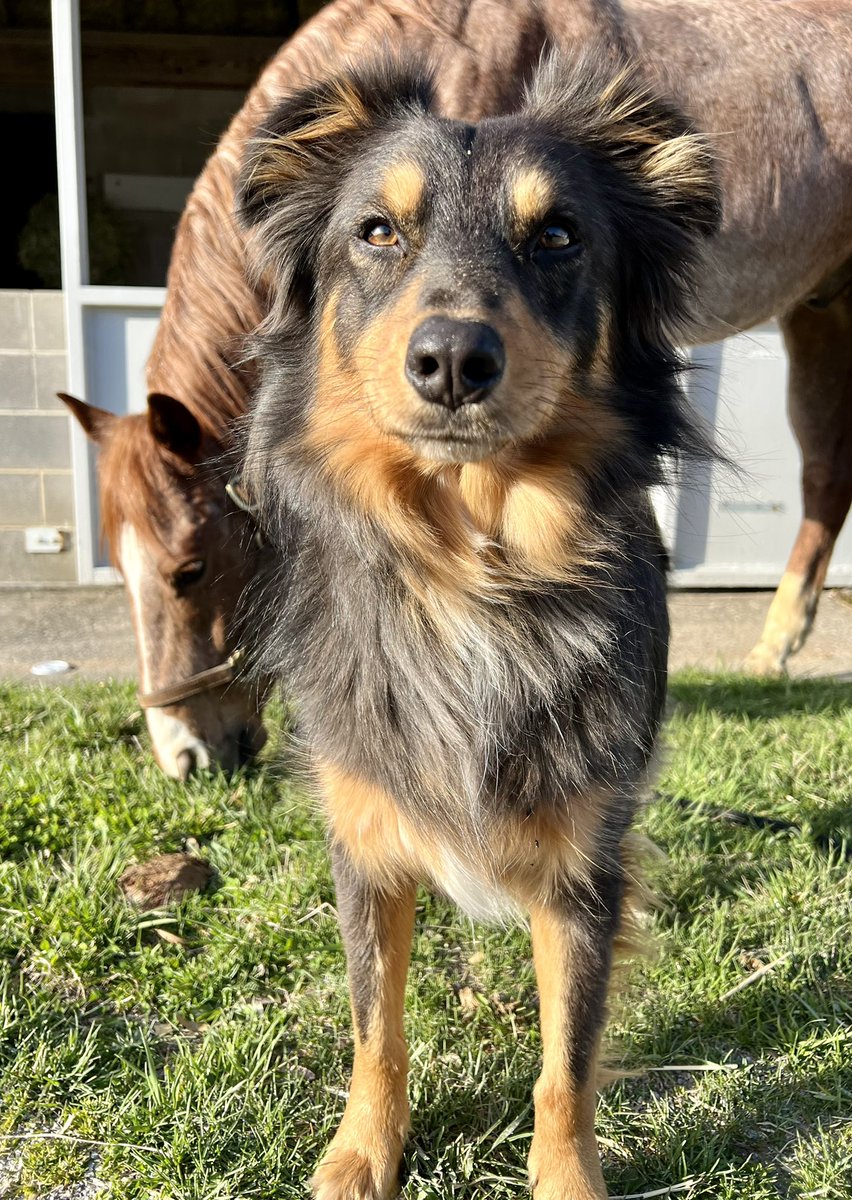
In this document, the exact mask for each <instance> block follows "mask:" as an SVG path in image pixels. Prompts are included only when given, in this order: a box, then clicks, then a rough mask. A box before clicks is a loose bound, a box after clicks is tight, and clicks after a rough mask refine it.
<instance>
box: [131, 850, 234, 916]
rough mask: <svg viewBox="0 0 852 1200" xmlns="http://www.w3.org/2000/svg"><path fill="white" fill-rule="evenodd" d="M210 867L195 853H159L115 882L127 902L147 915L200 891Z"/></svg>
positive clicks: (210, 877) (209, 873)
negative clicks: (153, 909)
mask: <svg viewBox="0 0 852 1200" xmlns="http://www.w3.org/2000/svg"><path fill="white" fill-rule="evenodd" d="M212 877H213V868H212V867H211V866H210V864H209V863H208V862H205V861H204V859H203V858H198V857H197V856H196V855H195V854H183V853H177V854H158V855H157V857H156V858H150V859H149V860H148V861H147V862H144V863H135V864H134V865H133V866H132V867H128V868H127V870H126V871H125V872H124V874H123V875H122V876H121V878H120V879H119V881H118V886H119V887H120V888H121V890H122V892H124V896H125V899H126V900H129V901H130V903H131V904H134V905H135V906H136V907H137V908H140V909H142V911H143V912H147V911H148V910H149V909H152V908H164V907H165V906H166V905H167V904H168V903H169V902H170V901H175V900H181V899H182V898H183V897H184V896H186V895H187V894H188V893H189V892H203V891H204V889H205V888H206V887H207V885H208V884H209V883H210V880H211V879H212Z"/></svg>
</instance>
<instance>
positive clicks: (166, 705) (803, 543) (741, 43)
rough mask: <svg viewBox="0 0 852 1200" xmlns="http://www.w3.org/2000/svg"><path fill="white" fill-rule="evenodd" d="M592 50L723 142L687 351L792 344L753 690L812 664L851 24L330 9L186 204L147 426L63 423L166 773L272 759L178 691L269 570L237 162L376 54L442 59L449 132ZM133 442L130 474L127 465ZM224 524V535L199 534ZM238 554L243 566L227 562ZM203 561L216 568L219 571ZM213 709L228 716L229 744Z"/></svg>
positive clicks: (839, 501) (836, 466) (849, 320)
mask: <svg viewBox="0 0 852 1200" xmlns="http://www.w3.org/2000/svg"><path fill="white" fill-rule="evenodd" d="M590 43H596V44H602V45H603V46H604V47H605V49H606V52H608V53H610V54H611V55H613V56H618V57H621V58H630V59H632V60H633V61H635V62H636V63H637V64H638V65H639V67H640V69H642V70H643V71H644V72H645V73H646V75H647V77H648V80H649V83H650V84H652V85H653V86H655V87H657V88H659V89H660V90H661V91H663V92H665V93H667V94H669V95H670V96H672V98H673V99H674V101H675V102H676V103H677V104H678V106H679V107H680V108H682V109H683V110H685V111H686V112H687V113H688V114H689V115H690V116H691V118H692V119H693V121H694V122H695V124H696V126H697V127H698V128H699V129H701V130H703V131H705V132H707V133H708V134H709V135H710V136H711V139H712V140H713V143H714V149H715V152H716V155H717V158H718V164H719V172H720V176H721V183H722V191H723V222H722V227H721V229H720V231H719V233H718V234H717V235H716V236H715V237H714V238H713V239H711V240H710V242H709V243H708V246H707V249H706V251H705V254H704V258H703V262H702V266H701V270H700V272H699V276H698V279H699V286H698V295H697V298H696V304H695V308H694V312H693V317H692V322H691V325H690V328H689V331H688V332H689V340H691V341H694V342H712V341H717V340H719V339H721V338H723V337H726V336H728V335H730V334H732V333H734V332H738V331H740V330H745V329H748V328H750V327H752V326H754V325H757V324H759V323H761V322H763V321H765V320H768V319H770V318H772V317H776V318H777V319H778V320H779V322H780V325H781V330H782V333H783V338H784V343H785V347H786V351H787V354H788V357H789V361H790V376H789V394H788V407H789V414H790V419H791V423H792V427H793V430H794V433H795V435H796V438H797V440H798V443H799V446H800V448H801V452H802V494H803V509H804V512H803V518H802V522H801V525H800V528H799V531H798V534H797V536H796V540H795V543H794V545H793V549H792V551H791V554H790V557H789V560H788V563H787V566H786V569H785V572H784V575H783V577H782V579H781V582H780V584H779V587H778V589H777V591H776V593H775V596H774V598H773V600H772V603H771V606H770V609H769V613H768V615H767V618H766V623H765V626H764V629H763V632H762V634H761V637H760V640H759V641H758V643H757V645H756V646H755V647H754V649H753V650H752V651H751V653H750V654H749V656H748V658H747V660H746V664H745V666H746V669H747V670H750V671H753V672H755V673H758V674H765V675H777V674H782V673H783V672H784V671H785V668H786V663H787V660H788V658H789V656H790V655H791V654H793V653H795V652H796V651H797V650H798V649H799V648H800V647H801V646H802V644H803V643H804V641H805V639H806V637H807V635H808V632H809V631H810V628H811V626H812V624H813V620H814V616H815V613H816V608H817V604H818V601H819V596H820V592H821V589H822V586H823V583H824V581H825V577H826V572H827V570H828V565H829V561H830V558H831V552H832V548H833V546H834V543H835V541H836V539H837V536H838V534H839V532H840V529H841V527H842V525H843V522H844V520H845V517H846V514H847V512H848V509H849V506H850V502H852V404H850V401H849V394H850V390H852V102H850V99H849V97H850V96H852V3H850V2H849V0H778V2H777V3H773V4H772V5H767V4H765V3H764V0H575V2H573V3H572V2H570V0H334V2H333V3H331V4H329V5H328V6H327V7H326V8H324V9H322V10H321V11H320V12H319V13H318V14H317V15H316V16H315V17H314V18H313V19H312V20H311V21H310V22H308V23H307V24H306V25H305V26H303V27H302V29H301V30H299V32H298V33H297V34H296V35H295V36H294V37H293V38H292V39H291V40H290V41H289V42H288V43H286V44H285V45H284V46H283V47H282V49H281V50H280V51H279V52H278V54H277V55H276V56H275V57H274V58H273V59H272V60H271V62H270V63H269V64H268V65H267V67H266V68H265V69H264V71H263V72H262V74H261V76H260V78H259V80H258V82H257V83H256V84H255V86H254V88H253V89H252V90H251V92H250V93H249V95H248V97H247V99H246V102H245V104H244V106H243V108H242V109H241V110H240V112H239V113H238V114H237V115H236V116H235V118H234V119H233V121H232V123H231V125H230V126H229V128H228V129H227V131H226V132H225V134H224V135H223V137H222V139H221V141H220V142H219V145H218V146H217V148H216V150H215V151H214V153H213V155H212V156H211V158H210V159H209V160H208V163H207V165H206V166H205V168H204V170H203V172H202V174H201V175H200V177H199V179H198V181H197V183H196V185H195V187H194V189H193V191H192V193H191V195H190V197H189V199H188V201H187V205H186V208H185V210H184V213H183V215H182V217H181V220H180V223H179V225H178V228H177V233H176V237H175V242H174V247H173V251H172V258H171V263H170V267H169V273H168V280H167V297H166V302H165V306H164V308H163V313H162V319H161V322H160V325H159V329H158V333H157V336H156V340H155V343H154V347H153V350H152V353H151V357H150V360H149V363H148V369H147V382H148V387H149V390H150V398H149V406H148V413H147V415H145V416H142V417H121V418H117V417H116V418H112V421H111V422H110V421H108V420H107V419H106V417H105V415H104V414H103V413H102V412H101V413H99V414H98V415H96V416H95V417H94V418H93V417H92V415H91V409H90V408H89V409H88V412H87V406H83V405H82V403H81V402H80V401H75V402H74V403H73V404H72V405H71V407H72V411H73V412H74V415H75V416H76V417H77V419H78V420H80V421H81V423H82V424H83V427H84V428H85V429H86V430H87V432H88V433H90V434H91V435H92V436H95V438H96V440H98V441H99V444H100V446H101V469H100V480H101V488H100V495H101V504H102V510H103V512H104V516H105V527H106V529H107V530H109V531H111V534H112V536H111V537H110V548H111V553H112V556H113V560H114V561H115V563H116V565H117V566H118V568H119V570H120V571H121V572H122V574H123V575H124V578H125V581H126V582H127V584H128V591H129V593H130V597H131V606H132V608H133V612H134V620H135V628H136V637H137V646H138V651H139V661H140V674H141V676H142V680H143V687H146V688H151V689H152V690H153V702H151V703H150V706H149V707H148V708H147V709H146V712H147V716H148V722H149V728H150V730H151V735H152V741H153V744H154V749H155V753H156V755H157V757H158V760H159V761H160V763H161V765H162V766H163V767H164V769H165V770H166V771H167V772H168V773H170V774H177V775H181V776H182V775H184V774H185V773H186V771H188V770H189V769H192V767H193V766H203V765H205V764H206V763H207V762H213V761H221V762H226V763H227V762H229V761H230V760H231V759H232V758H233V746H234V744H235V743H234V736H235V733H237V744H242V746H243V747H244V749H249V748H250V743H252V741H253V740H254V741H255V742H257V741H259V740H260V739H261V737H262V734H261V733H260V712H261V706H262V691H263V689H260V690H255V691H252V690H251V689H248V690H246V689H245V688H244V686H243V685H242V684H241V683H239V682H237V683H233V684H231V686H230V688H229V689H228V691H226V692H222V693H220V692H219V691H217V692H216V693H209V694H208V693H206V692H203V691H202V692H199V693H197V694H195V695H185V696H184V698H183V699H182V700H181V701H180V702H179V704H178V702H174V703H172V700H173V698H174V696H175V695H176V694H177V692H179V691H180V682H181V677H183V676H186V675H187V673H189V675H193V674H195V673H197V672H198V671H202V672H204V671H206V670H209V669H210V668H211V664H213V665H214V666H219V665H221V664H222V662H223V656H224V657H225V658H226V657H227V656H226V651H228V648H229V647H234V648H235V635H234V633H233V629H234V624H235V614H236V610H237V601H238V596H239V593H240V591H241V589H242V587H243V586H244V585H245V583H246V582H247V581H248V580H249V579H250V578H251V577H253V575H254V573H255V572H256V570H257V569H259V566H260V559H259V558H258V554H259V553H260V552H259V551H257V550H256V548H255V547H254V544H253V542H252V539H251V538H250V537H243V538H242V539H240V538H239V537H238V536H235V535H234V534H233V533H232V528H233V527H235V526H236V525H237V524H239V523H242V525H243V526H245V525H246V523H247V522H249V521H250V518H249V517H248V516H247V515H246V514H243V513H241V512H239V510H234V511H232V510H231V507H230V502H229V500H228V498H227V496H226V495H225V483H226V479H225V476H224V475H223V471H222V468H221V467H220V466H217V464H220V463H221V462H222V461H223V459H225V458H227V456H228V452H229V451H230V450H231V449H232V448H233V446H234V443H235V431H236V428H237V425H238V424H239V419H240V417H242V416H243V414H244V413H245V412H246V410H247V408H248V405H249V403H250V400H251V397H252V394H253V389H254V386H255V368H254V363H253V360H252V359H251V356H247V355H246V353H245V346H246V342H247V339H248V338H250V336H251V333H252V331H253V330H254V329H255V328H256V326H257V325H258V324H259V322H260V320H261V319H262V317H263V315H264V313H265V311H266V309H267V305H268V289H267V284H266V282H265V280H264V278H263V274H262V273H259V272H258V271H257V270H256V269H255V268H254V255H253V251H252V245H251V239H250V238H249V237H247V236H246V235H244V234H243V233H242V232H241V231H240V229H239V228H238V226H237V223H236V220H235V217H234V211H233V210H234V187H235V182H236V177H237V171H238V165H239V162H240V159H241V155H242V152H243V149H244V147H245V145H246V142H247V140H248V138H249V137H250V135H251V133H252V132H253V131H254V130H255V129H256V128H257V127H258V126H259V125H260V124H261V122H262V120H263V118H264V116H265V114H267V113H268V112H270V111H271V109H272V108H273V106H274V104H275V103H276V101H278V100H280V98H281V97H282V96H283V95H284V94H286V93H287V92H289V91H293V90H296V89H298V88H300V87H303V86H304V85H305V84H307V83H310V82H313V81H316V80H319V79H322V78H323V77H324V76H326V75H327V74H328V73H329V72H330V71H331V70H332V69H333V68H334V67H335V66H339V65H340V64H341V63H343V62H345V61H347V60H356V59H357V58H358V55H359V53H361V52H362V51H364V50H367V49H369V50H373V49H374V48H375V47H376V46H377V45H384V46H385V47H386V48H388V49H389V50H390V51H393V50H394V49H395V48H397V49H398V48H400V47H403V46H404V47H405V48H406V50H408V51H411V52H412V53H415V54H420V55H422V56H425V57H428V58H430V59H431V60H432V61H433V62H435V63H436V65H437V71H438V76H437V86H438V98H439V104H440V106H441V109H442V111H443V112H444V113H445V114H446V115H447V116H450V117H457V118H463V119H465V120H469V121H475V120H478V119H479V118H480V117H482V116H484V115H499V114H501V113H505V112H507V111H509V110H510V109H511V108H512V107H513V106H514V105H515V104H516V103H517V101H518V99H519V96H520V93H521V91H522V88H523V85H524V82H525V81H526V80H527V78H528V77H529V75H530V74H531V71H532V69H533V68H534V66H535V64H536V63H537V62H538V60H539V59H540V57H541V55H542V52H543V51H544V49H545V48H546V47H547V46H549V45H557V46H559V47H560V48H562V49H570V48H572V47H582V46H587V45H589V44H590ZM815 201H818V211H819V219H815V217H814V204H815ZM164 397H165V398H170V400H171V403H168V404H167V403H166V402H165V400H164ZM193 421H194V422H195V423H196V425H197V434H198V438H199V440H198V444H197V446H196V447H195V449H194V452H193V453H194V458H188V457H186V456H185V455H184V456H183V457H181V455H180V454H177V455H176V454H175V453H174V449H173V448H170V445H169V442H170V438H171V433H170V432H169V430H173V429H174V428H175V427H177V426H187V425H189V424H190V423H191V422H193ZM127 423H133V425H132V429H133V430H135V431H136V437H138V439H139V446H138V451H139V452H138V453H137V454H133V455H129V454H127V447H128V446H129V444H130V443H131V442H132V441H133V440H134V436H133V434H132V433H130V432H128V431H130V430H131V425H129V424H127ZM154 511H156V512H157V513H158V518H157V520H156V521H154V520H152V519H151V516H150V515H149V513H151V512H154ZM217 511H218V512H219V513H220V516H219V517H217V518H216V519H214V520H212V521H211V520H209V519H205V520H201V519H200V518H197V517H196V514H201V513H204V514H208V515H209V514H212V513H214V512H217ZM220 521H221V525H220V524H219V522H220ZM190 528H192V529H193V532H194V533H195V534H196V535H197V536H196V538H195V540H194V541H193V542H192V545H193V549H192V552H191V553H192V555H193V556H194V558H193V559H191V560H190V561H192V562H194V563H195V564H196V568H197V569H198V568H200V566H201V564H204V574H203V575H200V576H199V577H198V578H196V579H191V578H190V579H188V580H186V581H185V587H184V591H183V592H182V593H180V592H179V587H180V580H179V579H178V578H176V577H175V575H174V574H173V573H172V574H170V570H172V571H173V565H174V564H175V563H177V562H178V560H179V559H180V557H181V555H182V554H183V553H184V550H183V549H182V545H183V543H181V537H182V536H184V535H182V534H180V532H179V531H180V530H184V531H188V530H189V529H190ZM241 540H242V542H244V543H245V544H246V545H248V546H249V550H248V552H247V554H246V555H245V556H244V557H243V559H242V560H241V561H238V559H239V554H238V551H237V547H238V545H239V544H240V542H241ZM164 547H165V548H167V550H168V553H166V554H165V556H164V555H163V554H162V550H163V548H164ZM230 552H233V556H230ZM214 553H215V554H216V555H218V554H221V555H222V556H223V558H222V561H221V563H219V562H217V563H216V565H214V566H213V568H212V569H211V563H212V562H213V559H212V557H211V555H214ZM225 558H227V559H228V561H227V562H225ZM163 563H165V567H164V566H163ZM176 589H178V590H176ZM143 592H144V595H145V604H144V607H143V605H142V604H141V602H140V600H139V597H140V596H141V595H142V594H143ZM195 593H197V594H198V595H201V593H204V594H205V597H206V598H205V600H204V602H203V603H202V602H199V603H198V604H197V605H195V606H194V607H193V608H192V619H191V620H190V611H189V610H190V606H189V605H188V604H187V603H178V602H176V597H177V598H178V599H180V600H182V601H186V600H187V598H188V597H189V596H190V595H191V594H195ZM205 612H206V614H207V615H206V616H205V615H204V613H205ZM205 622H207V632H206V634H205V633H204V632H203V629H204V626H205ZM166 630H167V631H168V633H167V634H166V633H165V632H164V631H166ZM214 660H215V661H214ZM170 685H174V688H175V689H176V691H170V690H169V689H170ZM149 697H150V694H149ZM158 699H159V700H161V701H162V703H161V704H160V705H157V704H156V703H154V702H155V701H157V700H158ZM220 700H221V701H222V703H225V704H228V705H229V706H230V709H231V710H232V714H231V716H229V718H228V721H227V722H225V721H224V718H223V717H222V715H221V711H220V703H219V701H220ZM226 724H227V732H226V730H225V725H226ZM240 731H242V732H240ZM240 739H242V740H241V742H240Z"/></svg>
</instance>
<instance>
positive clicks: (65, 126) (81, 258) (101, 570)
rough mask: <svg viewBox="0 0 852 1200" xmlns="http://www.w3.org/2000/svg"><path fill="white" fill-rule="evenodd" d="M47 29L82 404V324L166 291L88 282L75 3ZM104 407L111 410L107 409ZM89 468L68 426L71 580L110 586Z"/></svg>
mask: <svg viewBox="0 0 852 1200" xmlns="http://www.w3.org/2000/svg"><path fill="white" fill-rule="evenodd" d="M51 24H52V35H53V87H54V101H55V110H56V161H57V172H58V182H59V241H60V249H61V259H62V292H63V297H64V305H65V323H66V329H67V339H68V343H67V344H68V390H69V391H70V392H71V394H72V395H74V396H79V397H81V398H82V399H86V398H87V397H88V396H89V395H90V388H89V372H88V371H87V364H86V330H87V318H88V317H89V316H90V315H91V314H92V313H93V312H94V311H96V310H103V309H109V308H121V309H128V308H133V309H139V310H141V311H146V312H159V310H160V309H161V308H162V306H163V304H164V302H165V298H166V289H165V288H157V287H94V286H92V285H91V284H90V283H89V232H88V213H87V205H86V147H85V139H84V135H83V70H82V57H81V54H80V0H52V4H51ZM110 400H112V402H113V404H114V405H115V411H118V412H126V411H127V397H126V396H123V397H122V396H116V397H114V398H110ZM101 402H103V401H101ZM107 403H109V402H107ZM109 406H110V407H112V404H110V405H109ZM94 463H95V456H94V452H93V447H92V445H91V443H90V442H89V440H88V438H87V437H86V435H85V433H84V432H83V430H82V428H81V427H80V425H79V424H78V423H77V422H76V421H73V420H72V421H71V465H72V468H73V472H74V474H73V482H74V513H75V539H76V554H77V581H78V582H79V583H115V582H116V581H117V580H118V575H117V574H116V572H115V571H114V570H113V569H112V567H104V566H99V565H98V559H99V555H98V538H99V531H98V506H97V479H96V475H95V466H94Z"/></svg>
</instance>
